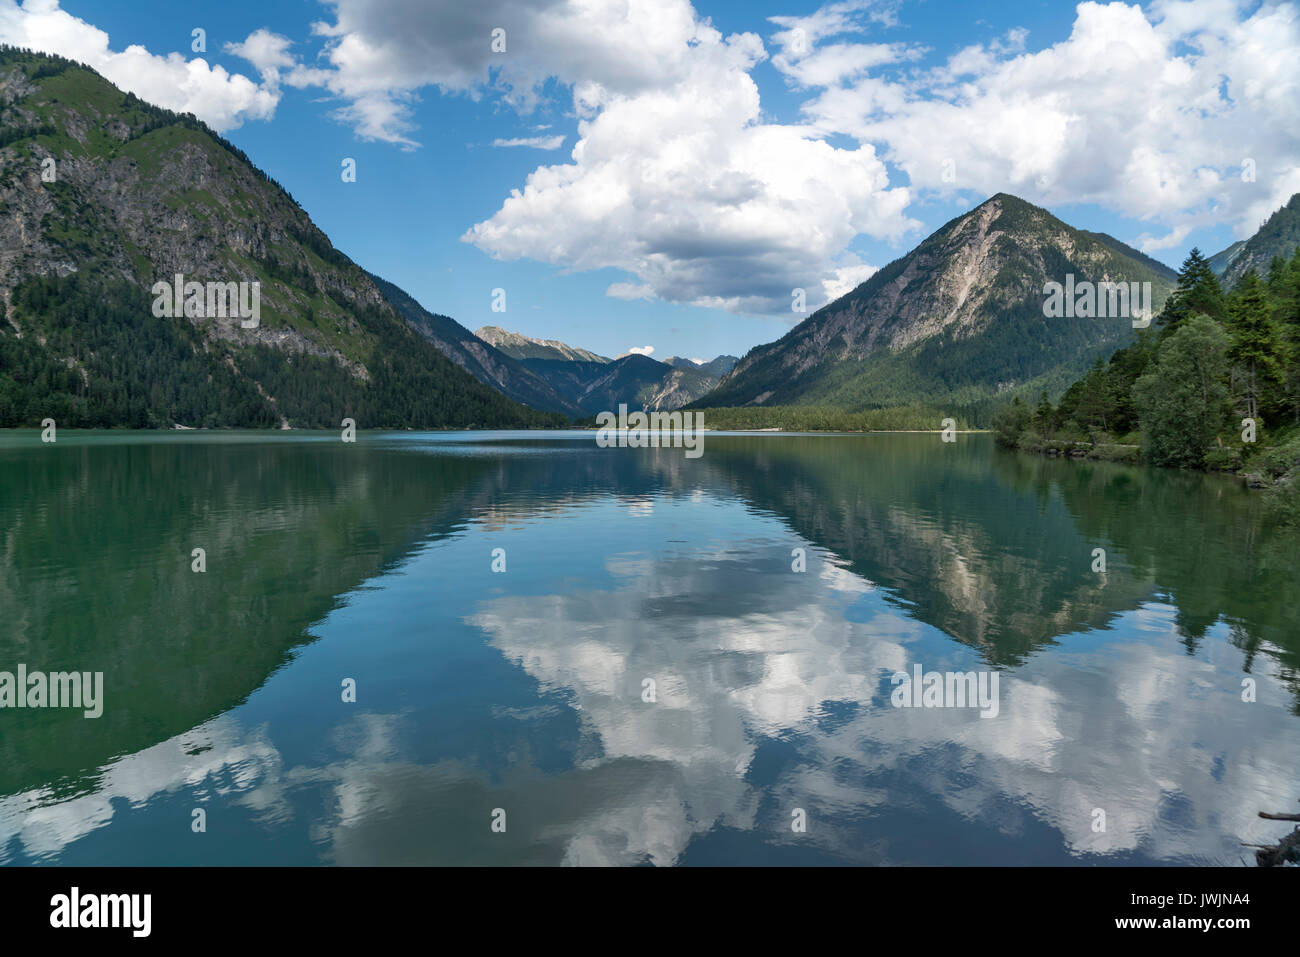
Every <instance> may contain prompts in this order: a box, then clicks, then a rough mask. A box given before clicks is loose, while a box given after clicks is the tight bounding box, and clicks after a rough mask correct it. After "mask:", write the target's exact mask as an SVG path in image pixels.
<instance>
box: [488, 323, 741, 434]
mask: <svg viewBox="0 0 1300 957" xmlns="http://www.w3.org/2000/svg"><path fill="white" fill-rule="evenodd" d="M474 335H476V336H477V337H478V338H479V339H481V340H482V341H483V342H484V343H485V344H486V345H487V346H488V347H489V348H495V349H497V350H500V352H501V353H502V354H503V355H504V356H506V357H507V358H512V359H515V360H517V361H518V362H519V363H520V365H521V366H522V368H523V369H524V370H525V371H526V372H528V373H530V374H533V375H535V376H536V377H537V378H538V379H540V380H541V381H542V382H543V383H544V384H545V385H546V386H547V387H548V388H550V389H551V390H553V391H554V393H555V394H557V395H558V396H559V397H560V399H561V401H563V402H565V403H566V406H565V407H563V409H562V410H563V411H565V412H567V413H568V414H570V415H575V416H582V417H589V416H592V415H595V414H596V413H597V412H606V411H613V410H616V409H617V408H618V406H619V405H620V404H621V403H626V404H627V406H628V407H629V408H630V409H633V410H635V409H649V410H663V409H678V408H681V407H682V406H684V405H687V404H689V403H691V402H694V401H696V400H697V399H700V398H703V397H704V396H705V395H707V394H708V393H709V391H710V390H711V389H713V387H714V386H716V385H717V384H718V380H719V379H721V377H722V373H715V372H712V371H710V370H711V369H713V368H717V367H720V366H726V368H728V369H730V367H731V365H730V364H734V363H735V359H733V358H732V357H730V356H719V357H718V358H717V359H714V360H713V362H711V363H709V364H708V365H707V366H700V365H697V364H696V363H694V362H691V360H689V359H678V358H677V357H676V356H673V357H670V360H669V361H668V362H659V361H658V360H656V359H651V358H650V357H649V356H643V355H636V354H633V355H625V356H620V357H619V358H617V359H607V358H605V357H604V356H600V355H597V354H596V353H594V352H590V351H588V350H586V349H578V348H575V347H574V346H570V345H567V344H565V343H563V342H560V341H558V340H556V339H533V338H531V337H529V336H524V335H520V334H519V333H517V332H510V331H509V330H507V329H502V328H500V327H498V326H484V327H483V328H482V329H479V330H478V331H477V332H476V333H474ZM727 360H730V364H728V362H727ZM503 391H505V390H503ZM507 394H509V395H514V394H513V393H510V392H507ZM530 404H531V403H530ZM546 408H556V409H560V408H561V407H559V406H556V405H553V404H552V405H548V406H546ZM572 409H576V410H577V412H576V413H575V412H573V411H571V410H572Z"/></svg>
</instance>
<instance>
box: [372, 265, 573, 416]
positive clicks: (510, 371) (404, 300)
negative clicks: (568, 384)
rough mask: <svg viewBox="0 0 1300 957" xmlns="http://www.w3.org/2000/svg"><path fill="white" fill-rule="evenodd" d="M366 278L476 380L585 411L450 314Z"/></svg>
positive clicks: (520, 398)
mask: <svg viewBox="0 0 1300 957" xmlns="http://www.w3.org/2000/svg"><path fill="white" fill-rule="evenodd" d="M370 278H371V279H372V280H374V283H375V285H376V286H378V287H379V291H380V292H382V293H383V294H384V298H385V299H387V300H388V302H389V303H391V304H392V305H393V307H394V308H395V309H397V311H398V312H399V313H401V315H402V316H403V318H405V319H406V321H407V322H408V323H410V325H411V326H412V327H413V328H414V329H415V330H416V331H417V332H419V333H420V335H422V336H424V338H425V339H427V340H429V342H431V343H433V344H434V345H435V346H436V347H437V348H438V350H439V351H440V352H442V354H443V355H445V356H446V357H447V358H448V359H450V360H451V361H452V362H454V363H456V365H458V366H460V367H461V368H462V369H464V370H465V371H466V372H468V373H470V374H471V375H472V376H474V377H475V378H476V379H478V380H479V381H480V382H483V383H486V384H487V385H489V386H491V387H493V388H494V389H497V390H498V391H500V392H502V393H503V394H505V395H507V396H509V397H510V398H511V399H514V400H515V401H516V402H521V403H523V404H524V405H527V406H530V407H532V408H534V409H541V410H544V411H547V412H559V413H561V414H562V415H566V416H569V417H571V418H572V417H577V416H582V415H585V412H584V411H583V410H582V409H581V408H579V407H578V406H577V405H575V404H574V403H573V402H572V401H571V400H570V399H568V398H566V397H564V396H563V395H561V394H560V393H559V392H557V391H556V390H555V388H554V387H552V386H551V384H550V383H548V382H547V381H546V380H545V379H543V378H541V377H540V376H538V375H537V374H536V373H535V372H533V371H532V370H530V369H528V368H527V367H526V366H525V365H524V364H523V362H522V361H520V360H519V359H517V358H514V357H513V356H510V355H508V354H506V353H504V352H502V351H501V350H500V349H497V348H496V347H495V346H493V345H492V344H491V343H489V342H488V341H486V340H485V339H483V338H482V337H481V336H478V335H475V334H474V333H472V332H470V331H469V330H468V329H466V328H465V327H464V326H462V325H461V324H460V323H459V322H457V321H456V320H455V319H452V318H451V317H450V316H443V315H438V314H437V313H432V312H429V310H427V309H425V308H424V307H423V306H422V305H420V303H418V302H417V301H416V300H415V299H414V298H413V297H412V296H410V295H409V294H408V293H407V292H405V291H404V290H402V289H400V288H399V287H397V286H395V285H394V284H393V283H391V282H388V281H387V280H385V279H381V278H379V277H378V276H375V275H373V274H372V275H371V277H370Z"/></svg>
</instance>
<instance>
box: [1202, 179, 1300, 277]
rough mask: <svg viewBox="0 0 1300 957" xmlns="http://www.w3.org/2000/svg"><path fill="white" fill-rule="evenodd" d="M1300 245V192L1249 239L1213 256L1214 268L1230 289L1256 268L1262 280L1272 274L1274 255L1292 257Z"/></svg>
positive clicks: (1212, 267) (1212, 265)
mask: <svg viewBox="0 0 1300 957" xmlns="http://www.w3.org/2000/svg"><path fill="white" fill-rule="evenodd" d="M1297 246H1300V193H1296V194H1295V195H1294V196H1292V197H1291V199H1290V200H1289V201H1288V202H1287V204H1286V205H1285V206H1283V207H1282V208H1281V209H1279V210H1278V211H1277V212H1275V213H1274V214H1273V215H1272V216H1270V217H1269V218H1268V219H1267V220H1266V221H1265V222H1264V225H1263V226H1261V227H1259V231H1258V232H1257V233H1255V235H1254V236H1251V237H1250V238H1249V239H1245V240H1238V241H1237V242H1235V243H1233V244H1232V245H1231V246H1229V247H1228V248H1227V249H1224V250H1222V251H1220V252H1217V253H1215V254H1214V255H1213V256H1211V257H1210V268H1211V269H1213V270H1214V271H1215V273H1217V274H1218V276H1219V281H1220V282H1221V283H1222V284H1223V285H1224V287H1226V288H1231V287H1232V286H1234V285H1236V282H1237V280H1238V279H1240V278H1241V277H1242V276H1244V275H1246V273H1248V272H1250V270H1252V269H1253V270H1255V271H1256V272H1257V273H1259V276H1260V278H1261V279H1263V278H1265V277H1267V276H1268V267H1269V265H1270V264H1271V263H1272V262H1273V257H1274V256H1281V257H1282V258H1283V259H1290V258H1291V256H1292V255H1293V254H1294V253H1295V251H1296V247H1297Z"/></svg>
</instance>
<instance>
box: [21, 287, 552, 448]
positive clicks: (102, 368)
mask: <svg viewBox="0 0 1300 957" xmlns="http://www.w3.org/2000/svg"><path fill="white" fill-rule="evenodd" d="M13 301H14V309H15V315H16V317H17V319H18V321H19V325H20V326H21V328H22V330H23V333H24V334H23V335H22V336H21V337H20V336H19V335H18V334H17V332H16V331H15V330H14V329H13V327H12V326H9V325H8V323H7V322H5V323H2V324H0V427H6V428H13V427H18V426H35V425H38V424H39V423H40V421H41V419H43V418H45V417H47V416H48V417H50V418H53V419H54V420H55V421H56V422H58V423H59V425H60V426H65V427H72V428H110V427H128V428H170V427H171V426H172V425H173V424H180V425H185V426H190V427H194V428H271V427H276V426H278V425H279V424H280V421H281V417H282V416H283V417H284V418H286V419H287V420H288V421H289V422H290V423H291V424H292V425H294V426H297V427H304V428H338V427H339V423H340V422H341V421H342V419H343V418H345V417H351V418H353V419H355V420H356V422H357V424H358V425H359V426H360V427H362V428H413V429H434V428H455V427H466V426H478V427H482V428H529V427H545V426H558V425H562V424H565V423H566V422H567V420H566V419H564V418H563V417H562V416H558V415H553V414H548V413H542V412H535V411H533V410H531V409H527V408H525V407H523V406H520V405H517V404H515V403H513V402H511V401H510V400H509V399H507V398H505V397H504V396H502V395H500V394H499V393H497V392H495V391H493V390H492V389H490V388H488V387H487V386H485V385H483V384H482V383H480V382H479V381H478V380H476V379H474V378H473V377H471V376H470V375H468V374H467V373H465V372H463V371H462V370H460V369H459V368H457V367H456V366H454V365H453V364H452V363H451V362H450V361H449V360H448V359H446V358H445V357H444V356H443V355H442V353H440V352H438V351H437V349H436V348H434V346H432V345H431V344H430V343H428V342H426V341H425V340H423V339H421V338H420V337H419V336H418V335H416V334H415V333H414V332H413V331H411V330H410V329H409V328H407V327H406V326H405V325H404V324H402V323H401V322H398V321H395V320H394V319H393V318H392V317H391V316H390V315H388V314H386V313H384V312H381V311H380V310H363V311H361V312H358V313H357V314H356V317H357V320H358V322H359V323H360V324H361V325H362V327H363V328H364V330H365V331H366V332H367V333H368V334H369V340H370V341H371V342H372V343H373V346H372V347H371V350H370V352H369V354H368V355H367V356H366V357H365V358H366V367H367V370H368V372H369V380H368V381H367V380H366V379H363V378H360V377H358V376H357V375H356V374H355V372H354V370H353V369H351V368H347V367H345V366H344V365H342V364H340V363H339V362H338V361H337V360H336V359H334V358H333V357H328V356H310V355H286V354H285V353H283V352H280V351H278V350H276V349H273V348H271V347H270V346H267V345H255V346H251V347H248V346H245V347H239V346H231V347H230V351H229V352H225V353H223V352H221V351H219V350H218V349H217V348H216V347H215V346H214V344H213V343H209V342H206V341H205V340H204V338H203V336H202V333H201V330H200V328H199V327H197V326H195V325H194V324H193V323H191V322H189V321H188V320H184V319H167V318H158V317H156V316H154V315H153V311H152V308H151V306H152V302H151V299H150V297H149V296H148V295H147V294H146V293H145V291H144V290H143V289H141V288H139V287H137V286H135V285H132V284H129V283H126V282H122V281H108V280H95V279H92V278H90V277H88V276H86V275H84V274H81V273H74V274H73V275H71V276H67V277H63V278H58V277H44V278H39V279H32V280H29V281H27V282H26V283H23V284H22V285H20V286H19V287H18V288H16V289H15V290H14V296H13ZM259 386H260V389H259Z"/></svg>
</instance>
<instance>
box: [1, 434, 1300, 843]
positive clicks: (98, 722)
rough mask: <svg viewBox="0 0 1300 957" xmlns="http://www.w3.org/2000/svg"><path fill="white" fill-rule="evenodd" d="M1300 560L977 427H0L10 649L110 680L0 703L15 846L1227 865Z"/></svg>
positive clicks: (1290, 709)
mask: <svg viewBox="0 0 1300 957" xmlns="http://www.w3.org/2000/svg"><path fill="white" fill-rule="evenodd" d="M195 549H202V550H203V551H202V553H200V555H198V556H196V553H195ZM1098 549H1100V550H1101V551H1100V552H1099V551H1097V550H1098ZM1103 562H1104V564H1103ZM200 566H201V568H202V570H201V571H196V570H195V569H196V567H200ZM1298 569H1300V537H1297V534H1296V533H1295V532H1286V531H1282V530H1279V529H1276V528H1274V527H1272V526H1271V525H1270V523H1269V522H1268V521H1267V519H1266V516H1265V514H1264V510H1263V507H1262V501H1261V500H1260V498H1259V495H1258V493H1253V492H1250V491H1248V490H1246V489H1244V488H1242V487H1241V486H1240V485H1238V484H1237V483H1235V482H1233V481H1231V480H1229V479H1226V478H1222V477H1217V476H1205V475H1191V474H1182V473H1176V472H1169V471H1160V470H1152V469H1142V468H1134V467H1128V466H1119V465H1111V464H1103V463H1093V462H1075V461H1058V460H1051V459H1038V458H1033V457H1028V456H1024V455H1020V454H1017V453H1009V452H1003V451H1000V450H998V449H996V448H995V447H994V445H993V442H992V440H991V438H990V437H989V436H987V435H959V436H957V441H956V442H955V443H945V442H942V441H941V440H940V437H939V435H937V434H936V435H814V436H800V435H777V434H763V435H754V434H750V435H744V434H736V435H731V434H713V433H710V434H708V435H707V436H706V439H705V441H704V445H703V454H702V455H701V456H700V457H699V458H688V457H687V456H685V455H684V453H683V450H681V449H635V448H623V449H619V448H597V447H596V444H595V442H594V440H593V434H592V433H575V432H555V433H524V432H519V433H437V434H424V433H366V432H361V433H359V434H358V438H357V441H356V442H355V443H344V442H342V441H340V436H339V435H338V434H337V433H285V434H280V433H239V432H234V433H222V432H217V433H122V432H118V433H76V432H69V431H64V432H60V434H59V436H58V441H57V443H54V444H42V442H41V440H40V433H39V432H37V431H19V432H0V572H2V574H0V612H2V614H0V672H10V673H14V674H16V670H17V668H18V666H19V665H22V666H24V667H25V669H26V671H27V672H28V673H32V672H37V671H40V672H46V673H49V672H59V671H65V672H66V671H74V670H75V671H78V672H84V673H91V674H95V673H100V674H102V682H103V694H102V702H101V704H102V714H101V715H100V716H99V717H96V718H87V717H85V716H84V714H83V711H82V710H77V709H74V708H52V707H25V708H18V707H5V708H0V863H6V864H30V863H41V864H46V863H50V864H120V865H134V864H194V865H216V864H344V865H357V864H362V865H365V864H562V863H563V864H582V865H587V864H602V865H603V864H657V865H669V864H681V865H691V864H818V863H837V864H844V863H848V864H869V865H877V864H880V865H888V864H931V865H938V864H955V865H961V864H1227V865H1240V864H1241V863H1242V862H1243V860H1245V861H1251V860H1252V857H1251V855H1252V853H1253V852H1252V851H1250V850H1249V849H1248V848H1243V847H1242V846H1241V844H1242V842H1247V843H1271V842H1273V841H1275V840H1277V839H1278V838H1279V837H1280V836H1281V835H1282V834H1284V833H1286V832H1287V830H1289V829H1290V827H1291V825H1287V824H1285V823H1280V822H1268V821H1261V820H1260V819H1259V818H1258V817H1257V812H1258V811H1261V810H1264V811H1273V812H1289V811H1294V810H1295V809H1296V801H1297V799H1298V798H1300V603H1297V602H1296V600H1295V582H1296V579H1297V570H1298ZM930 672H938V673H940V677H941V678H942V676H943V675H951V674H957V675H967V674H972V673H974V674H976V675H979V676H980V677H981V678H982V679H984V682H985V683H984V687H993V688H996V698H995V701H992V702H986V704H988V705H989V707H985V708H979V707H974V706H972V702H971V701H969V700H967V701H966V702H965V703H964V704H962V703H961V702H959V701H954V699H953V698H952V697H951V694H950V692H951V689H952V687H953V685H952V682H948V684H947V685H945V686H943V687H940V688H939V689H938V691H939V692H944V693H945V694H946V696H945V694H940V695H939V696H938V698H937V701H938V705H939V706H927V705H926V704H925V701H926V700H928V699H923V697H922V695H921V694H920V692H921V690H922V689H921V684H920V682H918V681H917V680H915V679H913V680H912V692H914V693H915V697H913V696H912V693H908V694H903V693H902V692H904V691H906V690H907V689H908V688H909V684H908V681H906V680H902V679H901V678H900V677H899V676H900V675H908V676H916V677H920V676H922V675H924V674H926V673H930ZM989 679H992V680H989ZM959 686H960V682H958V684H957V687H959ZM927 689H928V684H927ZM927 693H928V691H927ZM900 698H901V699H902V702H903V703H904V704H905V705H907V706H899V699H900ZM32 700H34V699H29V702H30V701H32Z"/></svg>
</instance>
